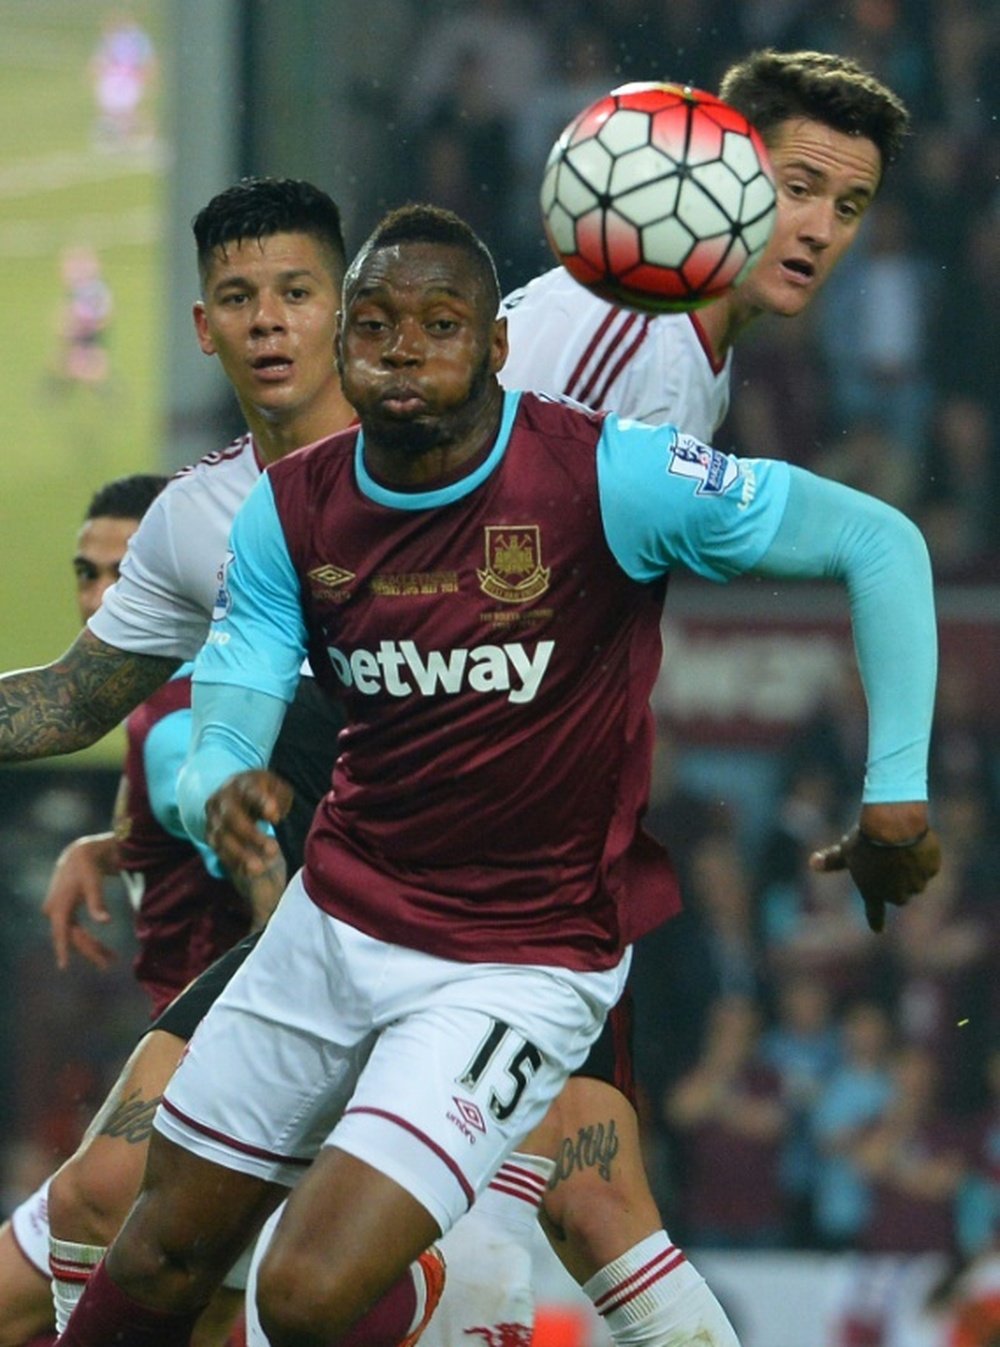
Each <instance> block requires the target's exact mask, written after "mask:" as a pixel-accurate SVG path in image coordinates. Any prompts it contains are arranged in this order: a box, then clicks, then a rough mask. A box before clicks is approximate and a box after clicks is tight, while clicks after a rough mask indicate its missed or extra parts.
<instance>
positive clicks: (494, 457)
mask: <svg viewBox="0 0 1000 1347" xmlns="http://www.w3.org/2000/svg"><path fill="white" fill-rule="evenodd" d="M520 400H521V394H520V393H519V392H513V393H504V399H503V416H502V417H501V419H500V430H499V433H498V434H497V438H496V442H495V444H494V445H493V448H492V449H491V450H490V452H489V455H488V456H487V457H486V458H484V459H483V461H482V463H480V465H479V467H478V468H476V470H475V471H474V472H470V473H469V475H468V476H467V477H460V478H459V479H458V481H457V482H450V483H449V484H448V486H440V487H436V488H435V489H434V490H432V491H393V490H392V489H391V488H390V487H387V486H382V485H381V483H379V482H376V481H375V479H374V478H373V477H372V476H371V475H370V473H369V472H368V470H367V468H366V467H365V436H364V431H362V430H359V431H358V442H357V445H356V446H355V449H354V474H355V477H356V479H357V483H358V486H359V487H360V488H361V492H362V494H363V495H365V496H367V497H368V499H369V500H373V501H375V503H376V504H377V505H388V506H390V507H391V508H392V509H394V510H433V509H435V508H436V507H437V506H439V505H450V504H451V503H452V502H453V501H456V500H461V499H462V497H463V496H467V495H469V493H470V492H472V491H475V489H476V487H477V486H479V485H480V484H481V483H482V482H485V481H486V479H487V477H489V475H490V473H491V472H492V471H493V470H494V468H496V466H497V464H498V463H499V462H500V460H501V459H502V458H503V456H504V454H505V453H506V452H507V444H508V441H509V440H510V432H511V429H512V428H513V425H514V417H515V416H516V415H517V407H518V403H519V402H520Z"/></svg>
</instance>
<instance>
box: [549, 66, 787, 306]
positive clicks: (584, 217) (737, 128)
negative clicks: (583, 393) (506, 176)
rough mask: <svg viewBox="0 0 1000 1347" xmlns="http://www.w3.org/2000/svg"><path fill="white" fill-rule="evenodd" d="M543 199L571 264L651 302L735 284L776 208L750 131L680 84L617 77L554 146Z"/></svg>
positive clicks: (622, 296) (633, 299)
mask: <svg viewBox="0 0 1000 1347" xmlns="http://www.w3.org/2000/svg"><path fill="white" fill-rule="evenodd" d="M541 202H542V220H543V223H544V226H545V234H546V237H547V238H548V241H549V243H550V245H551V247H552V250H553V251H554V253H555V255H556V257H558V259H559V261H560V262H561V263H562V264H563V266H564V267H565V268H566V270H567V271H568V272H569V273H570V275H571V276H573V277H575V279H576V280H578V281H579V282H580V283H581V285H585V286H586V287H587V288H588V289H589V290H593V291H594V293H595V294H598V295H600V296H601V298H602V299H607V300H610V301H611V302H612V303H613V304H622V305H625V306H626V307H628V308H633V309H641V310H644V311H646V312H652V313H674V312H681V311H686V310H688V309H696V308H698V307H699V306H700V305H702V304H707V303H708V301H709V300H711V299H716V298H718V296H719V295H721V294H723V293H725V291H726V290H728V289H729V288H730V286H733V285H738V284H739V282H740V281H741V280H743V279H744V277H745V276H746V275H747V274H748V272H749V271H750V269H751V268H752V267H753V265H754V263H755V262H756V261H757V259H758V258H759V257H760V254H761V252H762V251H763V249H764V246H765V245H766V243H767V241H768V238H769V237H770V234H771V229H772V227H773V225H774V216H775V191H774V183H773V181H772V178H771V169H770V165H769V163H768V159H767V151H766V150H765V148H764V144H763V142H762V140H761V138H760V136H759V134H758V133H757V131H756V130H755V129H754V128H753V127H752V126H751V125H750V123H749V122H748V121H747V119H746V118H745V117H744V116H743V115H742V114H741V113H739V112H737V111H736V110H735V109H734V108H731V107H729V105H728V104H727V103H723V102H722V101H721V100H720V99H718V98H716V97H715V96H714V94H710V93H705V92H704V91H702V90H701V89H692V88H690V87H688V86H686V85H680V84H652V83H649V84H647V83H643V84H624V85H622V86H621V88H619V89H614V90H613V91H612V92H611V93H609V94H606V95H605V96H604V97H603V98H599V99H598V100H597V102H596V103H592V104H591V105H590V107H588V108H586V109H585V110H584V111H583V112H581V113H580V115H579V116H578V117H577V118H576V119H575V120H574V121H572V122H571V123H570V124H569V126H567V128H566V130H565V131H564V132H563V133H562V135H561V136H560V137H559V139H558V140H557V141H556V143H555V145H554V146H553V147H552V152H551V154H550V155H549V158H548V163H547V164H546V166H545V174H544V177H543V179H542V191H541Z"/></svg>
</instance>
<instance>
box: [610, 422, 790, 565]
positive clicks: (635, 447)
mask: <svg viewBox="0 0 1000 1347" xmlns="http://www.w3.org/2000/svg"><path fill="white" fill-rule="evenodd" d="M597 480H598V490H599V493H600V501H601V518H602V521H603V524H604V533H605V537H606V538H607V540H608V545H609V546H610V548H611V551H612V552H613V554H614V556H615V558H616V560H617V561H618V564H619V565H620V566H621V567H622V569H623V570H624V571H625V572H626V573H627V574H628V575H630V576H631V577H632V578H633V579H634V580H638V581H640V582H643V583H647V582H649V581H652V580H657V579H659V578H660V577H661V576H662V575H664V574H665V573H666V572H667V571H669V570H670V569H671V568H672V567H673V566H675V565H676V564H678V563H680V564H682V565H684V566H686V567H687V568H688V569H689V570H692V571H694V572H695V573H696V574H698V575H702V576H705V578H706V579H709V580H716V581H723V580H729V579H731V578H732V577H733V576H735V575H741V574H743V573H744V572H746V571H749V570H751V569H752V567H753V566H754V565H755V564H756V562H757V561H759V560H760V558H761V556H763V554H764V552H765V551H766V550H767V548H768V546H769V545H770V542H771V539H772V538H773V537H774V534H775V532H776V531H777V528H778V525H779V523H780V522H781V517H782V514H783V513H784V509H785V500H786V498H787V495H788V464H787V463H782V462H778V461H775V460H769V459H746V458H736V457H735V456H734V455H732V454H724V453H722V452H721V451H720V450H718V449H713V448H712V447H711V445H707V444H704V443H702V441H701V440H697V439H695V438H694V437H693V436H692V435H685V434H682V433H681V432H680V431H678V430H677V428H676V427H675V426H670V425H661V426H648V425H645V424H640V423H639V422H637V421H628V420H624V419H622V418H620V417H617V416H609V417H608V418H607V419H606V420H605V422H604V427H603V430H602V434H601V439H600V443H599V445H598V450H597Z"/></svg>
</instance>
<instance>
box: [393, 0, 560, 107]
mask: <svg viewBox="0 0 1000 1347" xmlns="http://www.w3.org/2000/svg"><path fill="white" fill-rule="evenodd" d="M420 34H421V35H420V38H419V42H418V46H417V49H416V51H414V52H412V53H411V65H410V69H409V71H408V73H407V76H406V78H405V81H404V83H403V84H402V86H401V96H400V112H401V114H402V116H403V118H404V120H405V121H407V122H409V123H411V124H419V123H420V122H422V121H425V120H427V119H428V118H429V117H430V116H431V115H432V114H433V107H434V104H435V102H437V101H441V100H442V99H443V100H444V101H447V100H448V98H449V96H451V95H455V94H456V93H457V91H458V89H459V87H461V88H462V89H463V90H464V92H465V93H466V95H470V96H472V97H474V98H475V100H476V103H477V106H478V108H479V115H480V116H481V117H487V116H488V117H491V118H495V119H497V120H498V121H501V122H503V123H505V124H506V125H508V126H510V124H511V123H512V122H513V120H514V118H515V116H517V114H518V113H519V112H520V111H521V110H522V109H523V108H525V107H528V106H530V105H531V103H532V100H533V99H534V98H535V97H536V96H537V95H538V92H539V90H540V89H542V88H543V86H544V85H545V83H546V81H547V80H548V71H549V65H550V52H549V48H548V42H547V39H546V34H545V31H544V29H543V27H542V26H541V24H540V23H538V21H537V20H536V19H535V17H534V14H533V12H532V11H531V10H529V8H528V6H527V5H526V4H524V3H522V0H468V2H467V3H465V4H462V5H459V6H457V7H453V8H451V9H450V10H448V11H446V12H444V13H439V14H438V15H437V17H436V18H431V19H428V20H426V21H425V23H424V25H423V27H422V29H421V30H420ZM470 72H477V86H478V87H475V86H474V85H473V84H472V83H471V82H470V81H469V79H468V75H469V73H470ZM459 111H460V115H461V109H460V110H459Z"/></svg>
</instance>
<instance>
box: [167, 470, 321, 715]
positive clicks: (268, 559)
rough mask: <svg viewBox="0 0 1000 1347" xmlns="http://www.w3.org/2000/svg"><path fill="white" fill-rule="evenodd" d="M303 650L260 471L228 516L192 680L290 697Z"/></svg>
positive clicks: (297, 600) (292, 576)
mask: <svg viewBox="0 0 1000 1347" xmlns="http://www.w3.org/2000/svg"><path fill="white" fill-rule="evenodd" d="M305 653H306V627H305V619H304V616H303V612H302V600H301V597H300V590H299V578H298V575H297V574H296V572H295V567H294V566H293V565H292V559H291V557H290V556H289V554H288V547H287V544H286V542H285V535H284V531H283V530H282V527H281V521H280V519H279V518H278V511H277V508H276V506H275V503H274V495H273V493H272V491H271V483H270V480H269V479H268V476H267V474H266V473H265V474H264V475H263V476H262V477H261V478H260V480H259V481H258V482H257V484H256V485H255V486H254V488H253V490H252V491H251V492H250V494H249V496H247V498H246V500H245V501H244V502H243V504H242V505H241V506H240V508H239V510H238V511H237V513H236V517H235V519H234V520H233V527H232V531H231V533H230V536H229V551H228V553H227V555H226V560H225V561H224V562H223V566H222V574H221V579H220V582H219V591H218V594H217V596H216V601H215V608H214V610H213V613H212V625H211V628H210V629H209V633H208V637H207V639H206V641H205V644H204V646H203V647H202V649H201V651H200V653H199V655H198V658H197V660H196V661H195V666H194V675H193V677H194V682H195V683H196V684H197V683H229V684H232V685H234V686H237V687H242V688H251V689H253V690H254V691H256V692H266V693H267V694H268V695H269V696H272V697H279V698H281V700H282V701H285V702H290V701H291V700H292V698H293V697H294V696H295V689H296V687H297V685H298V681H299V671H300V669H301V667H302V661H303V660H304V659H305Z"/></svg>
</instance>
